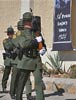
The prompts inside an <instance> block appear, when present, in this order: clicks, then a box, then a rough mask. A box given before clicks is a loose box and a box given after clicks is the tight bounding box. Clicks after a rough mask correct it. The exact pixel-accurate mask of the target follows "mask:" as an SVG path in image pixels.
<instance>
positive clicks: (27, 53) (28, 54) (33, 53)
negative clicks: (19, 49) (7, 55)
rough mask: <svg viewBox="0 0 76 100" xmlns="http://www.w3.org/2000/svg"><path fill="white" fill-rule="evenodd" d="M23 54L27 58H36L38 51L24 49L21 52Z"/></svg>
mask: <svg viewBox="0 0 76 100" xmlns="http://www.w3.org/2000/svg"><path fill="white" fill-rule="evenodd" d="M23 54H24V55H25V56H26V57H29V58H37V56H38V51H37V50H36V49H25V50H23Z"/></svg>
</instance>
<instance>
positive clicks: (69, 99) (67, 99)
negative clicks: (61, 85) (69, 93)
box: [66, 99, 76, 100]
mask: <svg viewBox="0 0 76 100" xmlns="http://www.w3.org/2000/svg"><path fill="white" fill-rule="evenodd" d="M66 100H76V99H66Z"/></svg>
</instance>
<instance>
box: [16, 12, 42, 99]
mask: <svg viewBox="0 0 76 100" xmlns="http://www.w3.org/2000/svg"><path fill="white" fill-rule="evenodd" d="M31 22H32V15H31V13H30V12H26V13H24V14H23V24H24V30H23V31H22V34H21V36H20V39H19V41H18V44H19V46H20V48H22V52H23V54H22V59H21V60H20V61H19V62H18V65H17V68H18V70H19V71H20V75H19V78H18V85H17V91H16V100H22V93H23V90H24V86H25V84H26V81H27V79H28V77H29V75H30V72H33V74H34V78H35V90H36V100H44V92H43V89H42V62H41V58H40V54H39V51H38V43H39V42H41V41H42V37H41V36H39V37H37V38H36V34H35V33H34V32H33V31H32V23H31ZM42 52H43V51H42Z"/></svg>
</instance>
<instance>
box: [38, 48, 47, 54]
mask: <svg viewBox="0 0 76 100" xmlns="http://www.w3.org/2000/svg"><path fill="white" fill-rule="evenodd" d="M45 53H46V49H45V48H44V47H43V48H42V49H41V50H40V51H39V54H41V55H42V56H43V55H44V54H45Z"/></svg>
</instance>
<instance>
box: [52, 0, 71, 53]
mask: <svg viewBox="0 0 76 100" xmlns="http://www.w3.org/2000/svg"><path fill="white" fill-rule="evenodd" d="M72 49H73V48H72V41H71V0H55V13H54V37H53V50H58V51H64V50H72Z"/></svg>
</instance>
